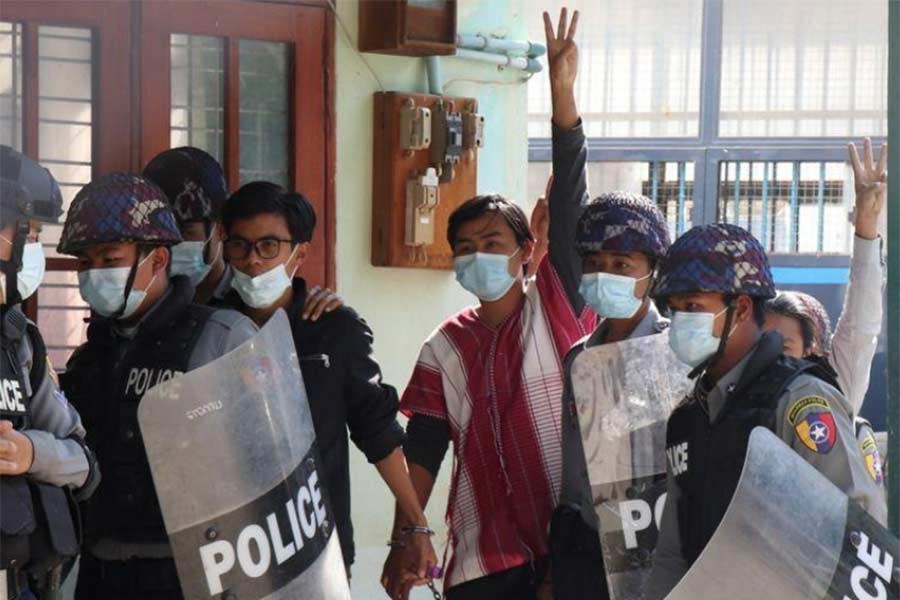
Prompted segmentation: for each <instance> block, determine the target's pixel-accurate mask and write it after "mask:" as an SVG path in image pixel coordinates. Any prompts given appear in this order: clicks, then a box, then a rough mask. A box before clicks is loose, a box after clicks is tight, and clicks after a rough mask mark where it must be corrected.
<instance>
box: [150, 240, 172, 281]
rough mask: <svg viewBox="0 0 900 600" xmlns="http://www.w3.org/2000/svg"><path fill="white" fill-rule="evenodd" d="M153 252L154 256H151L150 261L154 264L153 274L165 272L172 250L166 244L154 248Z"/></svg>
mask: <svg viewBox="0 0 900 600" xmlns="http://www.w3.org/2000/svg"><path fill="white" fill-rule="evenodd" d="M152 252H153V256H151V257H150V262H151V264H152V265H153V274H154V275H157V274H159V273H165V272H166V268H167V267H168V266H169V257H170V256H171V250H169V249H168V248H166V247H165V246H159V247H157V248H154V249H153V250H152Z"/></svg>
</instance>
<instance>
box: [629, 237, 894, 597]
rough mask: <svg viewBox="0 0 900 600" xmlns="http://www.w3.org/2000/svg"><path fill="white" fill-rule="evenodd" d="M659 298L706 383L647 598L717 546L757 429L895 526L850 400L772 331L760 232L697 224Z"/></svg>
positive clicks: (671, 432)
mask: <svg viewBox="0 0 900 600" xmlns="http://www.w3.org/2000/svg"><path fill="white" fill-rule="evenodd" d="M653 294H654V298H655V299H656V301H657V302H658V303H660V304H661V305H664V306H667V307H668V308H670V309H671V310H673V311H674V314H673V316H672V324H671V328H670V333H669V336H670V337H669V340H670V344H671V346H672V350H673V351H674V353H675V355H676V356H677V357H678V358H679V359H680V360H681V361H682V362H684V363H686V364H688V365H689V366H691V367H693V368H694V370H693V372H692V375H693V376H695V377H697V382H696V385H695V388H694V391H693V392H692V394H691V395H690V396H689V397H688V398H686V399H685V400H684V401H683V402H682V404H681V405H679V407H678V408H676V409H675V411H674V412H673V413H672V416H671V417H670V418H669V422H668V426H667V432H666V456H667V467H668V471H667V475H668V479H667V491H668V496H667V499H666V505H665V510H664V512H663V517H662V522H661V525H660V534H659V542H658V545H657V549H656V554H655V556H654V564H653V572H652V576H651V580H650V583H649V591H648V594H647V597H649V598H662V597H664V596H665V595H666V594H667V593H668V592H669V591H670V590H671V589H672V588H673V587H674V586H675V585H676V584H677V583H678V581H679V580H680V579H681V577H682V576H683V575H684V574H685V572H686V571H687V569H688V568H690V566H691V565H692V564H693V562H694V561H695V560H696V559H697V558H698V556H699V555H700V553H701V552H702V550H703V548H704V547H705V546H706V544H707V543H708V542H709V540H710V538H711V537H712V535H713V533H714V532H715V530H716V528H717V527H718V525H719V523H720V522H721V520H722V517H723V516H724V514H725V510H726V508H727V507H728V504H729V502H730V500H731V496H732V495H733V494H734V491H735V489H736V487H737V483H738V479H739V478H740V474H741V469H742V467H743V461H744V456H745V454H746V450H747V445H748V439H749V436H750V432H751V430H752V429H753V428H754V427H757V426H762V427H767V428H768V429H770V430H772V431H773V432H774V433H775V434H776V435H778V436H779V437H780V438H781V439H782V440H783V441H784V442H785V443H786V444H788V445H789V446H790V447H791V448H793V449H794V450H795V451H796V452H797V453H798V454H800V456H802V457H803V458H804V459H805V460H806V461H807V462H809V463H810V464H811V465H813V466H814V467H815V468H816V469H818V470H819V471H820V472H821V473H822V474H823V475H824V476H825V477H827V478H828V479H829V480H831V481H832V482H833V483H834V484H835V485H837V486H838V487H839V488H840V489H841V490H843V491H844V492H845V493H846V494H847V495H848V496H849V497H850V498H852V499H854V500H856V501H857V502H858V503H859V504H860V505H861V506H862V507H863V508H864V509H865V510H867V511H868V512H869V513H870V514H871V515H872V516H873V517H875V518H876V519H878V520H879V521H881V522H884V520H885V518H886V512H887V510H886V506H885V503H884V500H883V497H882V496H881V494H880V491H879V489H878V487H877V485H876V484H875V482H874V481H873V479H872V477H870V476H869V474H868V473H867V472H866V467H865V463H864V461H863V457H862V454H861V453H860V450H859V446H858V445H857V443H856V439H855V436H854V431H853V421H852V420H851V418H850V416H849V415H850V412H851V411H850V410H849V408H848V406H847V401H846V399H845V398H844V396H843V395H842V394H841V393H840V392H839V391H838V390H837V389H836V388H835V387H834V385H831V384H829V383H828V382H827V381H825V380H823V379H822V378H820V377H824V378H828V375H827V373H825V372H824V371H819V369H818V367H817V366H816V365H815V364H814V363H810V362H807V361H804V360H802V359H797V358H791V357H786V356H784V354H782V344H783V342H782V337H781V335H780V334H779V333H778V332H776V331H769V332H765V333H763V330H762V327H763V325H764V323H765V301H766V300H767V299H769V298H772V297H773V296H774V295H775V286H774V283H773V281H772V274H771V271H770V269H769V261H768V258H767V257H766V253H765V251H764V250H763V248H762V246H761V245H760V243H759V242H758V241H757V240H756V239H755V238H754V237H753V236H752V235H751V234H750V233H748V232H747V231H745V230H744V229H741V228H740V227H737V226H735V225H726V224H713V225H702V226H698V227H694V228H693V229H691V230H690V231H688V232H687V233H685V234H684V235H683V236H682V237H681V238H679V239H678V240H677V241H676V242H675V243H674V244H673V245H672V247H671V249H670V250H669V253H668V256H667V257H666V258H665V259H664V261H663V263H662V267H661V269H660V273H659V280H658V284H657V286H656V287H655V289H654V291H653ZM832 382H833V380H832Z"/></svg>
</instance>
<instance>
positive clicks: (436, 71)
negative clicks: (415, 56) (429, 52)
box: [425, 56, 444, 96]
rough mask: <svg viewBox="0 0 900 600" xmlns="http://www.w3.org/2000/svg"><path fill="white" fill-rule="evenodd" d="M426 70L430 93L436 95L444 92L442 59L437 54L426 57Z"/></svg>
mask: <svg viewBox="0 0 900 600" xmlns="http://www.w3.org/2000/svg"><path fill="white" fill-rule="evenodd" d="M425 70H426V71H427V72H428V93H429V94H434V95H436V96H441V95H443V94H444V76H443V74H442V73H441V60H440V58H439V57H437V56H426V57H425Z"/></svg>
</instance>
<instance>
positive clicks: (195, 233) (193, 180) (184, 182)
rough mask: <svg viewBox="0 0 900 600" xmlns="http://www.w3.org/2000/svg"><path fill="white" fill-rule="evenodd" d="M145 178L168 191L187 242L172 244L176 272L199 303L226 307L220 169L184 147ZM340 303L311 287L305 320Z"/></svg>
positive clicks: (147, 170)
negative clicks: (186, 279)
mask: <svg viewBox="0 0 900 600" xmlns="http://www.w3.org/2000/svg"><path fill="white" fill-rule="evenodd" d="M143 176H144V177H145V178H146V179H149V180H150V181H152V182H153V183H155V184H156V185H158V186H159V187H160V188H162V190H163V191H164V192H165V193H166V196H167V197H168V198H169V201H170V202H171V205H172V211H173V212H174V213H175V219H176V220H177V221H178V228H179V229H180V230H181V237H182V238H183V239H184V241H183V242H181V243H180V244H177V245H175V246H172V249H171V251H172V274H173V275H185V276H186V277H187V278H188V279H190V280H191V283H192V284H193V285H194V286H195V287H196V293H195V294H194V302H196V303H197V304H209V305H210V306H223V305H224V302H223V301H224V299H225V296H226V294H228V292H229V291H230V290H231V279H232V277H233V275H234V271H233V270H232V268H231V265H229V264H228V263H227V262H226V261H225V254H224V252H223V251H222V244H223V242H224V240H225V229H224V227H223V226H222V205H223V204H224V203H225V199H226V198H227V197H228V185H227V183H226V182H225V173H224V171H222V167H221V165H219V163H218V161H216V159H215V158H213V157H212V156H210V155H209V154H208V153H207V152H204V151H203V150H201V149H199V148H194V147H192V146H184V147H181V148H172V149H171V150H165V151H163V152H161V153H159V154H157V155H156V156H155V157H154V158H153V159H152V160H151V161H150V162H149V163H147V166H146V167H144V172H143ZM342 304H343V302H342V300H341V299H340V298H339V297H338V296H336V295H335V294H334V293H333V292H331V290H328V289H326V288H320V287H318V286H313V287H311V288H310V289H309V290H308V293H307V298H306V303H305V305H304V307H303V316H304V318H309V319H311V320H313V321H315V320H317V319H319V317H321V316H322V314H324V313H327V312H331V311H333V310H335V309H336V308H339V307H340V306H341V305H342Z"/></svg>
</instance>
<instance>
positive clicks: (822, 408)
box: [785, 396, 831, 425]
mask: <svg viewBox="0 0 900 600" xmlns="http://www.w3.org/2000/svg"><path fill="white" fill-rule="evenodd" d="M807 410H809V411H810V412H828V413H830V412H831V406H830V405H829V404H828V400H826V399H825V398H823V397H822V396H805V397H803V398H800V399H799V400H796V401H795V402H794V403H793V404H792V405H791V407H790V408H789V409H788V410H787V412H786V413H785V416H786V418H787V420H788V423H790V424H791V425H796V424H797V421H798V419H799V417H800V415H801V414H802V413H804V412H806V411H807Z"/></svg>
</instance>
